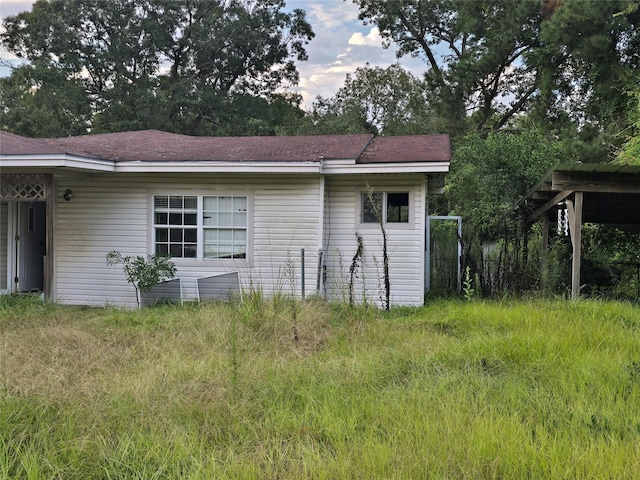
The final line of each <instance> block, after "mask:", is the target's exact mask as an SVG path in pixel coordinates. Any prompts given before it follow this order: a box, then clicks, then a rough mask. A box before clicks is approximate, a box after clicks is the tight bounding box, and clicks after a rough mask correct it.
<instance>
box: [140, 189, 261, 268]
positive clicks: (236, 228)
mask: <svg viewBox="0 0 640 480" xmlns="http://www.w3.org/2000/svg"><path fill="white" fill-rule="evenodd" d="M248 205H249V197H248V196H247V195H153V239H152V242H153V251H154V253H155V254H156V255H163V256H169V257H171V258H174V259H179V258H184V259H196V260H222V259H227V260H228V259H240V260H243V259H246V258H247V257H248V227H249V225H248V222H249V221H248Z"/></svg>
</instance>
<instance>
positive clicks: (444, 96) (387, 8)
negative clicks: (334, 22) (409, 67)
mask: <svg viewBox="0 0 640 480" xmlns="http://www.w3.org/2000/svg"><path fill="white" fill-rule="evenodd" d="M354 1H355V3H357V4H358V5H359V7H360V18H361V19H362V20H363V21H365V22H371V23H374V24H376V25H377V26H378V28H379V30H380V34H381V35H382V37H383V39H384V40H385V41H386V42H387V46H390V45H391V44H392V43H394V44H395V45H396V46H397V48H398V56H404V55H412V56H419V57H421V58H424V59H425V61H426V74H425V80H426V84H427V87H428V88H427V92H429V96H428V99H427V100H428V104H429V106H430V108H431V109H433V110H434V112H435V114H436V115H437V116H438V117H440V118H443V119H445V120H446V121H447V126H446V128H445V131H446V132H448V133H450V134H453V135H454V136H458V135H460V134H462V133H464V132H468V131H471V130H477V131H496V130H499V129H502V128H503V127H505V126H508V125H509V123H510V122H512V121H513V120H514V119H516V118H518V117H519V116H521V115H522V114H529V115H531V116H532V118H534V119H535V120H536V121H537V122H542V123H545V124H547V122H549V123H553V122H555V123H556V125H555V126H554V128H558V126H559V125H558V123H560V124H563V123H566V122H573V123H574V124H575V125H578V124H581V125H585V124H588V123H591V124H593V125H594V126H595V128H596V129H598V130H601V129H604V128H605V127H608V126H609V124H611V123H615V124H617V125H624V121H625V120H624V119H625V114H626V108H625V104H626V100H627V99H626V93H625V91H624V85H625V82H626V80H625V79H626V78H628V77H629V76H631V77H634V76H635V78H637V69H638V67H639V66H640V57H639V56H638V52H639V51H640V48H638V46H639V44H640V36H639V35H638V29H637V28H635V27H636V26H637V24H638V20H639V18H640V12H638V10H637V9H633V8H629V7H630V6H632V5H634V2H633V1H631V0H628V1H607V2H602V1H595V0H586V1H583V0H575V1H563V2H560V1H547V2H540V1H538V0H525V1H522V0H508V1H501V2H495V1H490V0H483V1H473V2H470V1H466V0H436V1H430V2H423V1H419V0H406V1H402V2H389V1H386V0H354ZM442 52H444V53H442ZM634 72H635V75H634ZM577 92H579V94H576V93H577Z"/></svg>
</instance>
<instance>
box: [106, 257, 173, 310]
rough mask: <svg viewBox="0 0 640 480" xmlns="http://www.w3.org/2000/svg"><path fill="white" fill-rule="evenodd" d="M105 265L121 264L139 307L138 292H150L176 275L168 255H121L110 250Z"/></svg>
mask: <svg viewBox="0 0 640 480" xmlns="http://www.w3.org/2000/svg"><path fill="white" fill-rule="evenodd" d="M107 265H122V269H123V271H124V274H125V277H126V278H127V282H128V283H130V284H131V285H133V288H135V290H136V302H137V303H138V308H140V306H141V305H140V294H141V293H144V292H150V291H151V288H152V287H153V286H154V285H155V284H157V283H160V282H163V281H165V280H170V279H172V278H174V277H175V276H176V266H175V264H174V263H173V262H172V261H171V260H170V259H169V258H168V257H160V256H157V255H147V257H146V258H145V257H142V256H140V255H138V256H137V257H132V256H130V255H126V256H123V255H122V254H121V253H120V252H118V251H116V250H112V251H111V252H109V253H108V254H107Z"/></svg>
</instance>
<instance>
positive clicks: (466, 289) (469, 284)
mask: <svg viewBox="0 0 640 480" xmlns="http://www.w3.org/2000/svg"><path fill="white" fill-rule="evenodd" d="M462 292H463V293H464V299H465V300H466V301H467V302H470V301H471V300H473V296H474V294H475V289H474V288H473V279H472V278H471V267H469V266H468V265H467V267H466V268H465V269H464V278H463V279H462Z"/></svg>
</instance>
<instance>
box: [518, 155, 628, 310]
mask: <svg viewBox="0 0 640 480" xmlns="http://www.w3.org/2000/svg"><path fill="white" fill-rule="evenodd" d="M565 205H566V208H567V213H568V224H569V233H570V236H571V244H572V246H573V256H572V262H571V296H572V298H577V297H578V296H579V294H580V264H581V257H582V225H583V224H585V223H600V224H609V225H615V226H618V227H620V228H623V229H629V228H634V229H636V230H637V229H638V226H639V225H640V167H639V166H626V165H602V164H567V165H557V166H555V167H554V168H552V169H551V170H550V171H548V172H547V173H546V174H545V175H544V176H543V177H542V179H541V180H540V181H539V182H538V184H537V185H536V186H535V187H534V188H533V189H532V190H531V191H530V192H529V193H528V194H527V195H526V196H525V198H524V199H523V200H522V202H521V203H520V208H521V209H522V210H523V211H524V213H525V215H526V225H531V224H532V223H534V222H536V221H539V220H540V219H542V258H541V268H542V270H541V271H542V272H544V271H545V270H546V265H547V253H548V248H549V223H550V216H551V215H557V211H558V208H564V207H565Z"/></svg>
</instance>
